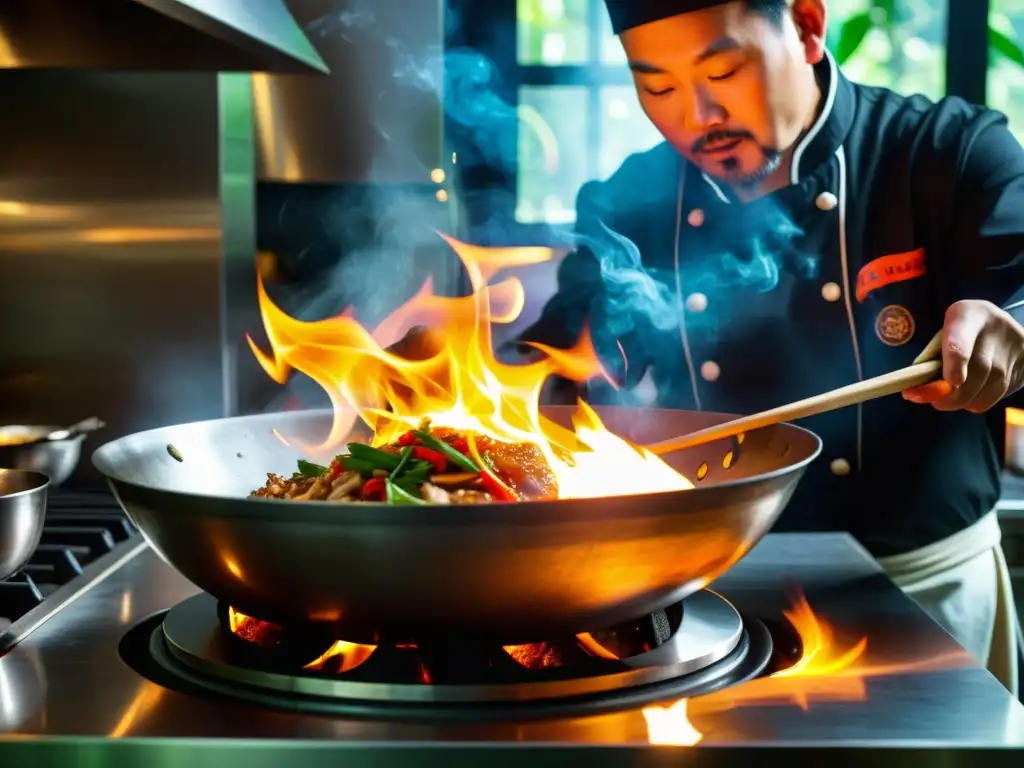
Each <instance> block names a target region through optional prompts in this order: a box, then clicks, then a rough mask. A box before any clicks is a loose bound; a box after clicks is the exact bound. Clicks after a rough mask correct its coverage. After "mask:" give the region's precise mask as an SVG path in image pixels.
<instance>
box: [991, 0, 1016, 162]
mask: <svg viewBox="0 0 1024 768" xmlns="http://www.w3.org/2000/svg"><path fill="white" fill-rule="evenodd" d="M988 22H989V49H988V54H989V57H988V97H987V101H988V105H989V106H990V107H993V108H994V109H998V110H1000V111H1002V112H1004V113H1005V114H1006V116H1007V117H1009V118H1010V128H1011V130H1013V132H1014V135H1016V137H1017V139H1018V140H1019V141H1022V142H1024V53H1022V47H1024V0H991V5H990V7H989V19H988Z"/></svg>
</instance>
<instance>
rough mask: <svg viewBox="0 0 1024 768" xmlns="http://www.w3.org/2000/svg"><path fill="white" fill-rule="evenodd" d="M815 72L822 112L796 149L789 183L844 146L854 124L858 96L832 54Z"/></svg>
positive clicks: (794, 181) (827, 54)
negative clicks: (818, 84) (822, 103)
mask: <svg viewBox="0 0 1024 768" xmlns="http://www.w3.org/2000/svg"><path fill="white" fill-rule="evenodd" d="M815 74H816V75H817V77H818V82H819V83H820V84H821V89H822V92H823V93H824V94H825V103H824V105H822V108H821V114H820V115H818V119H817V120H815V121H814V124H813V125H812V126H811V128H810V130H808V131H807V133H806V134H804V137H803V138H802V139H800V142H799V143H798V144H797V145H796V147H795V148H794V150H793V160H792V163H791V164H790V169H789V182H790V184H799V183H800V182H801V180H803V178H804V177H806V176H809V175H811V174H812V173H814V171H815V170H816V169H817V168H818V167H820V166H821V165H822V164H824V163H827V162H829V161H831V160H832V157H833V156H834V155H835V153H836V152H837V151H838V149H839V147H841V146H842V145H843V142H844V141H845V140H846V137H847V136H848V135H849V133H850V128H851V126H852V125H853V114H854V107H855V98H854V92H853V84H852V83H851V82H850V81H849V80H847V79H846V76H845V75H843V73H842V72H841V71H840V70H839V66H838V65H837V64H836V61H835V59H834V58H832V54H831V53H830V52H829V51H828V50H826V51H825V58H824V59H822V61H821V62H819V63H818V65H817V66H816V67H815Z"/></svg>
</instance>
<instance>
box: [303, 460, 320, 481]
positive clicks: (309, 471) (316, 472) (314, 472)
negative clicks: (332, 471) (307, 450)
mask: <svg viewBox="0 0 1024 768" xmlns="http://www.w3.org/2000/svg"><path fill="white" fill-rule="evenodd" d="M326 471H327V467H321V466H320V465H319V464H314V463H313V462H312V461H306V460H305V459H299V474H300V475H302V476H303V477H320V475H322V474H323V473H324V472H326Z"/></svg>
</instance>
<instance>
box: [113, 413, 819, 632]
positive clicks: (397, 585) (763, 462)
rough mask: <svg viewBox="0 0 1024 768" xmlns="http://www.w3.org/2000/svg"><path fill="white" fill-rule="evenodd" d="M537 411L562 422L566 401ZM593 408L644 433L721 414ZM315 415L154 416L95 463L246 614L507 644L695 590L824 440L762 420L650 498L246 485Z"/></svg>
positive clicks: (208, 583) (155, 533) (691, 459)
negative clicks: (464, 495) (259, 491)
mask: <svg viewBox="0 0 1024 768" xmlns="http://www.w3.org/2000/svg"><path fill="white" fill-rule="evenodd" d="M543 410H544V412H545V413H546V414H547V415H548V416H549V417H551V418H553V419H554V420H556V421H559V422H561V423H563V424H568V423H569V422H570V417H571V414H572V410H573V409H571V408H567V407H562V408H559V407H553V408H547V409H543ZM598 410H599V412H600V414H601V416H602V418H603V419H604V421H605V424H606V425H607V426H608V428H609V429H611V430H612V431H613V432H616V433H618V434H622V435H623V436H626V437H629V438H631V439H633V440H634V441H635V442H637V443H641V444H642V443H644V442H648V441H650V440H657V439H658V438H659V437H661V436H669V435H677V434H684V433H686V432H689V431H691V430H693V429H696V428H699V426H702V425H705V424H708V423H713V422H715V421H719V420H722V419H725V418H728V417H726V416H723V415H721V414H717V415H716V414H702V413H695V412H688V411H667V410H660V411H659V410H650V411H645V410H639V409H616V408H606V409H598ZM330 423H331V413H330V412H329V411H300V412H293V413H286V414H285V413H281V414H265V415H261V416H253V417H241V418H235V419H223V420H217V421H207V422H202V423H198V424H187V425H181V426H176V427H168V428H163V429H159V430H155V431H150V432H144V433H141V434H137V435H131V436H129V437H125V438H121V439H119V440H117V441H114V442H112V443H108V444H107V445H105V446H103V447H102V448H100V449H99V450H98V451H97V452H96V453H95V455H94V457H93V462H94V463H95V465H96V467H97V468H98V469H99V470H100V471H101V472H102V473H103V474H105V475H106V476H107V477H108V478H109V479H110V480H111V484H112V487H113V488H114V492H115V494H116V495H117V497H118V500H119V501H120V502H121V504H122V506H123V507H124V508H125V510H126V511H127V512H128V515H129V516H130V517H131V518H132V520H133V521H134V522H135V524H136V525H137V526H138V527H139V529H140V530H141V531H142V533H143V534H144V535H145V536H146V539H147V540H148V541H149V542H150V544H151V545H152V546H153V547H154V548H155V549H156V550H157V551H158V552H159V553H160V554H161V555H162V556H163V557H164V558H165V559H166V560H167V561H168V562H170V563H172V564H173V565H174V566H175V567H177V568H178V569H179V570H180V571H181V572H182V573H183V574H184V575H185V576H186V578H188V579H189V580H191V581H192V582H193V583H195V584H197V585H198V586H199V587H201V588H202V589H204V590H205V591H207V592H210V593H211V594H213V595H214V596H216V597H219V598H221V599H223V600H226V601H227V602H228V603H229V604H231V605H233V606H235V607H236V608H237V609H238V610H240V611H242V612H243V613H246V614H248V615H252V616H258V617H260V618H263V619H267V620H270V621H275V620H280V621H289V620H292V621H294V620H302V621H329V622H333V623H335V624H336V625H337V626H338V627H339V630H340V631H341V632H342V633H343V634H342V636H344V637H346V638H348V639H351V640H353V641H355V640H365V641H366V642H372V641H373V640H374V639H375V638H376V637H377V633H381V636H389V637H391V638H392V639H401V638H406V639H411V640H415V639H416V638H420V639H422V638H423V637H424V636H426V635H427V634H433V633H442V634H443V633H448V632H452V631H462V632H467V633H471V634H486V635H491V636H494V637H497V638H499V639H501V641H502V642H503V643H517V642H530V641H535V640H543V639H545V638H548V637H560V636H563V635H566V634H573V633H575V632H584V631H588V630H589V628H592V627H610V626H614V625H616V624H618V623H620V622H622V621H628V620H630V619H632V618H634V617H636V616H640V615H643V614H646V613H650V612H651V611H654V610H657V609H659V608H663V607H665V606H666V605H669V604H670V603H673V602H676V601H678V600H681V599H682V598H683V597H685V596H686V595H688V594H691V593H692V592H694V591H696V590H698V589H701V588H702V587H704V586H706V585H707V584H708V582H709V581H710V580H711V579H713V578H714V577H716V576H717V575H718V574H720V573H722V572H723V571H724V570H725V569H726V568H728V567H729V566H731V565H732V564H733V563H735V562H736V561H737V560H738V559H739V558H740V557H742V556H743V555H744V554H745V553H746V552H747V551H748V550H749V548H750V547H751V546H752V545H753V544H754V543H756V542H757V541H758V540H759V539H760V538H761V537H762V536H763V535H764V534H765V533H766V532H767V531H768V529H769V528H770V527H771V526H772V524H773V523H774V522H775V520H776V519H777V517H778V515H779V514H780V513H781V511H782V509H783V507H784V506H785V504H786V502H787V501H788V500H789V498H790V496H791V495H792V493H793V491H794V490H795V488H796V485H797V483H798V482H799V480H800V477H801V476H802V474H803V471H804V469H805V467H806V466H807V464H808V463H810V461H811V460H813V459H814V457H815V456H816V455H817V454H818V452H819V450H820V447H821V441H820V440H819V439H818V438H817V437H816V436H815V435H813V434H811V433H810V432H807V431H806V430H803V429H801V428H799V427H795V426H792V425H777V426H775V427H772V428H771V429H765V430H759V431H757V432H752V433H750V434H749V435H747V437H746V439H745V440H744V442H743V444H742V446H740V447H733V441H731V440H729V441H718V442H715V443H710V444H708V445H705V446H699V447H697V448H695V449H693V450H689V451H680V452H678V453H676V454H673V455H671V456H670V457H668V459H667V460H668V461H669V462H670V463H672V464H673V466H675V467H677V468H678V469H679V470H680V471H682V472H683V473H684V474H685V475H686V476H688V477H690V478H693V481H694V482H695V483H696V485H697V487H696V489H694V490H692V491H683V492H676V493H665V494H653V495H652V494H647V495H637V496H621V497H610V498H602V499H582V500H574V499H568V500H559V501H550V502H531V503H524V504H507V505H500V504H495V505H493V506H489V507H488V508H479V507H473V506H458V505H451V506H438V507H437V508H431V509H429V510H423V509H420V508H416V507H392V506H387V505H384V504H372V505H371V504H358V503H357V504H343V503H331V504H328V503H320V502H311V503H304V502H300V503H292V502H281V501H277V500H273V499H254V498H246V496H247V495H248V493H249V492H250V491H251V489H253V488H258V487H260V486H262V484H263V482H265V480H266V473H267V472H272V471H273V472H289V471H292V468H293V467H294V466H295V460H296V459H297V458H298V455H297V453H296V451H295V449H294V448H291V447H288V446H286V445H284V444H283V443H282V442H281V440H280V439H279V438H278V437H277V436H275V434H274V433H273V430H275V429H276V430H278V432H279V433H280V434H281V435H284V436H285V437H286V438H287V439H290V440H300V441H302V442H303V443H305V444H311V445H315V444H316V443H317V442H319V440H318V438H319V439H322V437H323V436H324V435H326V434H327V433H328V432H329V428H330ZM168 445H173V446H174V447H175V448H176V449H177V452H178V454H179V455H180V456H181V457H182V458H183V461H177V460H176V459H175V458H174V457H172V455H171V454H170V452H169V450H168ZM729 452H731V453H732V459H733V460H732V461H731V462H724V461H723V459H724V457H725V455H726V454H727V453H729ZM318 458H321V460H324V461H326V459H324V458H322V457H318ZM705 463H706V464H707V465H708V467H709V468H710V469H709V471H708V472H707V475H706V476H704V479H703V480H697V477H698V468H699V467H700V466H701V465H703V464H705ZM724 464H728V468H726V467H725V466H724ZM636 490H637V491H638V492H639V493H642V491H643V489H642V488H637V489H636ZM470 574H471V576H469V575H470ZM342 627H343V629H340V628H342Z"/></svg>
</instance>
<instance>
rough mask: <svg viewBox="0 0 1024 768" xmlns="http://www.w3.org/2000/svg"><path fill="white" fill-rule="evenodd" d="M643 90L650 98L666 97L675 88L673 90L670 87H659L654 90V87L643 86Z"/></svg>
mask: <svg viewBox="0 0 1024 768" xmlns="http://www.w3.org/2000/svg"><path fill="white" fill-rule="evenodd" d="M643 89H644V91H645V92H646V93H647V94H648V95H650V96H668V95H669V94H670V93H672V92H673V91H675V88H673V87H672V86H664V87H661V88H656V87H652V86H648V85H645V86H643Z"/></svg>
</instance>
